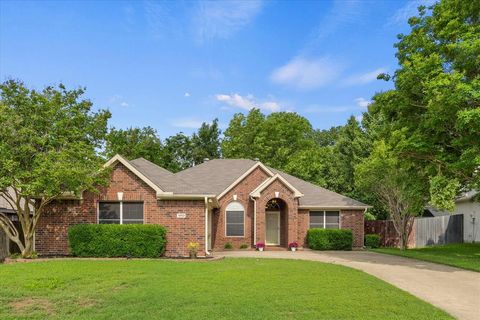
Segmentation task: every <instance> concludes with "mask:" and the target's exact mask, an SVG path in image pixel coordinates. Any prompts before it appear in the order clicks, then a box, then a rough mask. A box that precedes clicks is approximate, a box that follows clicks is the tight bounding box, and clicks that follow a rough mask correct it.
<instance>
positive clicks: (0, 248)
mask: <svg viewBox="0 0 480 320" xmlns="http://www.w3.org/2000/svg"><path fill="white" fill-rule="evenodd" d="M8 251H9V250H8V242H7V235H6V234H5V232H4V231H3V230H2V229H1V228H0V263H2V262H3V261H5V258H6V257H8Z"/></svg>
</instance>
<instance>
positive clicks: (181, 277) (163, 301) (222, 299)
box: [0, 259, 451, 320]
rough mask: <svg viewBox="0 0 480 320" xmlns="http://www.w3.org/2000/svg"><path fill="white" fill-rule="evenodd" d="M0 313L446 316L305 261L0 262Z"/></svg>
mask: <svg viewBox="0 0 480 320" xmlns="http://www.w3.org/2000/svg"><path fill="white" fill-rule="evenodd" d="M0 283H1V285H0V319H3V320H5V319H23V318H25V319H26V318H34V319H45V318H53V319H116V320H117V319H319V318H323V319H451V317H450V316H449V315H448V314H446V313H445V312H443V311H441V310H439V309H437V308H435V307H433V306H431V305H430V304H428V303H426V302H423V301H421V300H419V299H417V298H415V297H414V296H412V295H410V294H408V293H406V292H404V291H401V290H400V289H397V288H395V287H394V286H392V285H389V284H387V283H385V282H383V281H381V280H379V279H377V278H375V277H373V276H370V275H368V274H366V273H363V272H361V271H358V270H354V269H350V268H347V267H342V266H338V265H332V264H323V263H319V262H310V261H295V260H274V259H260V260H258V259H226V260H219V261H212V262H187V261H185V262H183V261H181V262H177V261H169V260H104V261H101V260H80V261H79V260H61V261H48V262H33V263H22V264H20V263H19V264H10V265H0Z"/></svg>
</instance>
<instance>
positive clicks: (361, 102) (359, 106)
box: [305, 97, 372, 114]
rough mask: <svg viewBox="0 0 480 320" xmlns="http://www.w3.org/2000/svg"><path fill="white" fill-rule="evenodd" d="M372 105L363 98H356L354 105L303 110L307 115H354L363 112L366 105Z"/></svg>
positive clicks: (311, 107) (310, 107) (315, 107)
mask: <svg viewBox="0 0 480 320" xmlns="http://www.w3.org/2000/svg"><path fill="white" fill-rule="evenodd" d="M370 103H372V101H369V100H367V99H365V98H361V97H360V98H357V99H355V105H353V104H352V105H343V106H328V105H311V106H309V107H307V108H306V109H305V112H307V113H320V114H324V113H344V112H350V113H352V112H353V113H356V112H358V111H359V110H365V109H366V108H367V107H368V105H369V104H370Z"/></svg>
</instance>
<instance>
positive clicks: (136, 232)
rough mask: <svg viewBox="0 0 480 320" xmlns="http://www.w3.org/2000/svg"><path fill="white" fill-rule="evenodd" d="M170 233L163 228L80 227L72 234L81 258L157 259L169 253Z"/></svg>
mask: <svg viewBox="0 0 480 320" xmlns="http://www.w3.org/2000/svg"><path fill="white" fill-rule="evenodd" d="M166 233H167V230H166V229H165V228H164V227H162V226H159V225H144V224H124V225H120V224H78V225H74V226H71V227H70V228H69V230H68V241H69V242H70V250H71V254H72V255H74V256H77V257H135V258H157V257H160V256H161V255H162V254H163V253H164V252H165V246H166V243H167V241H166V239H165V235H166Z"/></svg>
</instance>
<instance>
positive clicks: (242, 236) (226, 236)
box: [225, 201, 246, 238]
mask: <svg viewBox="0 0 480 320" xmlns="http://www.w3.org/2000/svg"><path fill="white" fill-rule="evenodd" d="M231 203H238V204H239V205H241V206H242V208H243V235H241V236H229V235H227V212H228V211H234V210H227V208H228V206H229V205H230V204H231ZM245 216H246V214H245V207H244V206H243V204H241V203H240V202H239V201H232V202H229V203H228V204H227V206H226V207H225V238H245V222H246V221H245V220H246V219H245Z"/></svg>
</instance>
